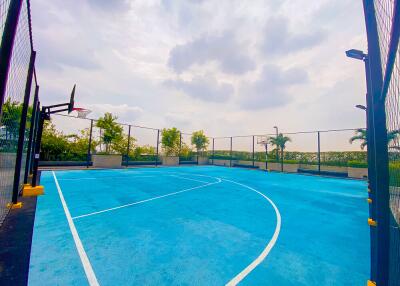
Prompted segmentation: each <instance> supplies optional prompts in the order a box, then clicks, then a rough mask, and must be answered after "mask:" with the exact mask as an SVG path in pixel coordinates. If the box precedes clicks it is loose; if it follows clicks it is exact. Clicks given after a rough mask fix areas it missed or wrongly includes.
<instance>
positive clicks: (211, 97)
mask: <svg viewBox="0 0 400 286" xmlns="http://www.w3.org/2000/svg"><path fill="white" fill-rule="evenodd" d="M165 85H166V86H169V87H172V88H175V89H177V90H180V91H182V92H184V93H185V94H186V95H188V96H190V97H192V98H196V99H200V100H203V101H207V102H222V101H225V100H227V99H228V98H230V97H231V95H232V94H233V86H232V85H230V84H227V83H219V82H218V81H217V80H216V79H215V78H214V77H211V76H196V77H194V78H193V79H192V80H190V81H185V80H182V79H177V80H168V81H166V82H165Z"/></svg>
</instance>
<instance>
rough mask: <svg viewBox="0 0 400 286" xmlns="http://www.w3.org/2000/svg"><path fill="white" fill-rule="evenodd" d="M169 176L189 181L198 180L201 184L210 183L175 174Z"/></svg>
mask: <svg viewBox="0 0 400 286" xmlns="http://www.w3.org/2000/svg"><path fill="white" fill-rule="evenodd" d="M169 176H170V177H175V178H179V179H185V180H189V181H194V182H199V183H203V184H208V183H210V182H206V181H200V180H196V179H191V178H185V177H181V176H177V175H169Z"/></svg>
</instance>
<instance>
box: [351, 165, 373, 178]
mask: <svg viewBox="0 0 400 286" xmlns="http://www.w3.org/2000/svg"><path fill="white" fill-rule="evenodd" d="M347 171H348V176H349V177H350V178H356V179H366V178H368V168H353V167H348V168H347Z"/></svg>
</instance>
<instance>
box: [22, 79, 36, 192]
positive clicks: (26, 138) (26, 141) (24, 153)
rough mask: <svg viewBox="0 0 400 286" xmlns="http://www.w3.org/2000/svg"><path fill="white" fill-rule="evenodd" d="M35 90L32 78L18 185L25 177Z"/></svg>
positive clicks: (34, 82)
mask: <svg viewBox="0 0 400 286" xmlns="http://www.w3.org/2000/svg"><path fill="white" fill-rule="evenodd" d="M35 90H36V81H35V78H34V77H33V78H32V83H31V86H30V96H29V101H28V112H27V115H26V122H25V132H24V145H23V149H22V164H21V173H20V178H19V183H20V185H23V183H24V175H25V168H26V162H27V159H28V157H27V153H28V145H29V135H30V130H31V120H32V114H33V101H34V99H35Z"/></svg>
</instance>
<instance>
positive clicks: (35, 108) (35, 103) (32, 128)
mask: <svg viewBox="0 0 400 286" xmlns="http://www.w3.org/2000/svg"><path fill="white" fill-rule="evenodd" d="M38 99H39V86H38V85H36V87H35V98H34V100H33V107H32V115H31V126H30V128H29V141H28V150H27V152H26V164H25V174H24V184H27V183H28V176H29V172H30V170H31V165H32V146H33V145H34V140H35V132H36V128H35V126H36V121H37V119H36V118H37V116H38V104H39V101H38Z"/></svg>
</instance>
